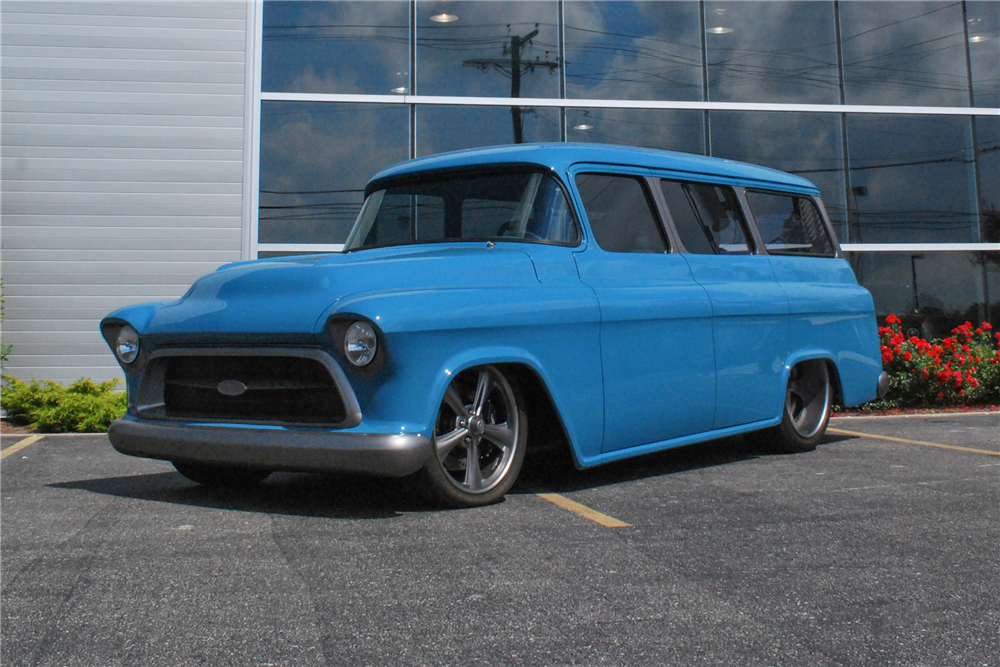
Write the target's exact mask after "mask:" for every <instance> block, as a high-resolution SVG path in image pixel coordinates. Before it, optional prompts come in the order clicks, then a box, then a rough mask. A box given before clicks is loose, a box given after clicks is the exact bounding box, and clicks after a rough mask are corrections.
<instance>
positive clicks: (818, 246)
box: [747, 191, 835, 257]
mask: <svg viewBox="0 0 1000 667" xmlns="http://www.w3.org/2000/svg"><path fill="white" fill-rule="evenodd" d="M747 202H748V203H749V204H750V211H751V213H753V218H754V220H755V221H756V222H757V229H758V230H760V235H761V237H762V238H763V239H764V247H765V248H767V251H768V252H769V253H773V254H792V255H823V256H827V257H833V256H834V254H835V251H834V248H833V242H832V241H831V240H830V235H829V234H828V233H827V231H826V227H825V226H824V225H823V218H822V216H821V215H820V213H819V208H817V206H816V203H815V202H814V201H812V200H811V199H808V198H807V197H799V196H796V195H782V194H775V193H771V192H751V191H747Z"/></svg>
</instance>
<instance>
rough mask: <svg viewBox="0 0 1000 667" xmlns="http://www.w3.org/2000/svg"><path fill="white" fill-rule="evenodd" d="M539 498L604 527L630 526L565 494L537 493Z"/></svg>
mask: <svg viewBox="0 0 1000 667" xmlns="http://www.w3.org/2000/svg"><path fill="white" fill-rule="evenodd" d="M538 497H539V498H544V499H545V500H547V501H549V502H550V503H552V504H554V505H558V506H559V507H561V508H563V509H565V510H569V511H570V512H573V513H574V514H579V515H580V516H582V517H583V518H584V519H590V520H591V521H593V522H594V523H598V524H600V525H602V526H604V527H605V528H631V527H632V524H630V523H625V522H624V521H619V520H618V519H616V518H614V517H611V516H608V515H607V514H601V513H600V512H598V511H597V510H592V509H590V508H589V507H587V506H586V505H581V504H580V503H578V502H576V501H575V500H570V499H569V498H567V497H566V496H561V495H559V494H558V493H539V494H538Z"/></svg>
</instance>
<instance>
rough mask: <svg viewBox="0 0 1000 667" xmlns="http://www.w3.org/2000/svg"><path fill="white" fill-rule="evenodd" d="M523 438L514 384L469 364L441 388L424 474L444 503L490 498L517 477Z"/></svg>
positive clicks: (479, 501)
mask: <svg viewBox="0 0 1000 667" xmlns="http://www.w3.org/2000/svg"><path fill="white" fill-rule="evenodd" d="M526 439H527V416H526V414H525V411H524V401H523V399H522V398H521V394H520V392H519V391H518V389H517V387H516V385H513V384H511V382H510V381H509V380H508V379H507V378H506V377H504V375H503V373H501V372H500V370H498V369H497V368H496V367H495V366H478V367H476V368H470V369H468V370H466V371H463V372H462V373H459V374H458V375H457V376H456V377H455V378H454V379H453V380H452V381H451V384H450V385H448V389H447V390H446V391H445V394H444V401H442V403H441V408H440V410H439V411H438V416H437V421H436V422H435V425H434V438H433V447H434V455H433V456H432V457H431V460H430V461H429V462H428V464H427V466H426V467H425V468H424V476H425V477H426V478H427V481H428V482H429V483H430V486H431V490H432V491H433V492H434V493H435V495H436V496H437V498H438V499H439V500H441V501H443V502H444V503H445V504H448V505H452V506H460V507H471V506H477V505H487V504H489V503H493V502H496V501H497V500H499V499H500V498H502V497H503V495H504V494H505V493H506V492H507V490H508V489H510V487H511V486H512V485H513V484H514V481H515V480H516V479H517V474H518V472H520V469H521V463H522V462H523V460H524V451H525V441H526Z"/></svg>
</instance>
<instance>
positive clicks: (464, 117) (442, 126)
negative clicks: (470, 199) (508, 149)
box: [417, 106, 559, 156]
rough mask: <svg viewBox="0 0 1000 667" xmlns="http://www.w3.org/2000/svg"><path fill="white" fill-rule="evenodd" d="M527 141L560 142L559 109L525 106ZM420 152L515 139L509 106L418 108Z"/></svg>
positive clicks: (525, 136)
mask: <svg viewBox="0 0 1000 667" xmlns="http://www.w3.org/2000/svg"><path fill="white" fill-rule="evenodd" d="M522 118H523V119H524V120H523V122H524V143H534V142H540V141H559V109H546V108H542V109H533V108H532V109H523V110H522ZM417 128H418V129H419V133H418V135H417V155H418V156H424V155H434V154H435V153H444V152H446V151H457V150H462V149H463V148H480V147H483V146H499V145H501V144H510V143H513V142H514V139H513V136H514V130H513V120H512V118H511V113H510V107H455V106H419V107H417Z"/></svg>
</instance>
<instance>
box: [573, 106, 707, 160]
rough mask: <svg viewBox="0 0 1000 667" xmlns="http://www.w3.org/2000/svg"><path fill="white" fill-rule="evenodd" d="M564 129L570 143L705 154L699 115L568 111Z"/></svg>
mask: <svg viewBox="0 0 1000 667" xmlns="http://www.w3.org/2000/svg"><path fill="white" fill-rule="evenodd" d="M566 128H567V129H566V135H567V136H566V138H567V139H568V140H569V141H583V142H588V143H602V144H624V145H626V146H642V147H644V148H662V149H664V150H669V151H681V152H683V153H701V154H704V153H705V114H704V112H702V111H666V110H661V109H567V110H566Z"/></svg>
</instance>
